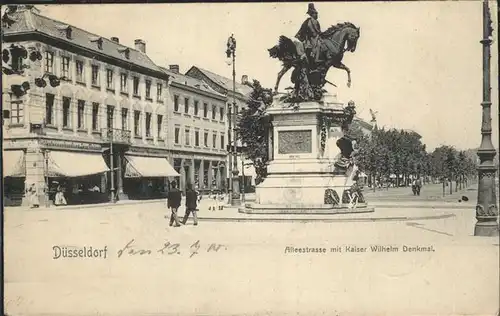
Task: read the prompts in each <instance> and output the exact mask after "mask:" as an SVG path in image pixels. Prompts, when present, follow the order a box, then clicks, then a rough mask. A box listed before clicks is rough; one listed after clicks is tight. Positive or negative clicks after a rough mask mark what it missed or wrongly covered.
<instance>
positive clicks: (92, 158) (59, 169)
mask: <svg viewBox="0 0 500 316" xmlns="http://www.w3.org/2000/svg"><path fill="white" fill-rule="evenodd" d="M46 170H47V171H46V176H47V181H48V195H49V200H50V201H52V202H54V201H55V195H56V193H57V191H58V190H59V191H62V192H63V195H64V198H65V200H66V202H67V204H69V205H75V204H91V203H102V202H107V201H108V200H109V196H108V194H107V192H106V191H107V190H106V187H107V184H106V182H107V180H106V179H107V175H106V173H107V172H109V171H110V169H109V168H108V166H107V165H106V163H105V161H104V159H103V156H102V154H101V153H84V152H69V151H48V152H47V154H46Z"/></svg>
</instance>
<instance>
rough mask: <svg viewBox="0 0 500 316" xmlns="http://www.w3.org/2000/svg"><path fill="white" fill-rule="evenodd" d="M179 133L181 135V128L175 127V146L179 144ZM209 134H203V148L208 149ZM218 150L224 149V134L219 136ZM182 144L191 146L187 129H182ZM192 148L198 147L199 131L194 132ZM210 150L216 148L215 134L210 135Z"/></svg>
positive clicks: (189, 132) (188, 129)
mask: <svg viewBox="0 0 500 316" xmlns="http://www.w3.org/2000/svg"><path fill="white" fill-rule="evenodd" d="M180 133H181V128H180V127H177V126H176V127H175V130H174V142H175V143H176V144H180V142H181V140H180V136H181V135H180ZM209 134H210V132H208V131H204V132H203V146H204V147H209V145H208V139H209ZM219 140H220V149H225V140H224V134H221V135H220V138H219ZM184 144H185V145H186V146H191V129H190V128H189V127H185V128H184ZM194 146H195V147H200V146H201V145H200V131H198V130H195V131H194ZM212 148H217V132H213V133H212Z"/></svg>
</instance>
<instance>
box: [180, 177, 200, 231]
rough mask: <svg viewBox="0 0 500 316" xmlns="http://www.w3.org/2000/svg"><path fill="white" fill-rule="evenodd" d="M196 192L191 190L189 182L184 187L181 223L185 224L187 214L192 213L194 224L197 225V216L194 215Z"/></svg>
mask: <svg viewBox="0 0 500 316" xmlns="http://www.w3.org/2000/svg"><path fill="white" fill-rule="evenodd" d="M197 201H198V194H197V193H196V191H195V190H193V186H192V185H191V184H190V183H189V184H188V185H187V188H186V212H185V213H184V219H183V220H182V223H183V224H186V222H187V219H188V217H189V214H190V213H192V214H193V221H194V225H195V226H196V225H198V216H197V215H196V207H197Z"/></svg>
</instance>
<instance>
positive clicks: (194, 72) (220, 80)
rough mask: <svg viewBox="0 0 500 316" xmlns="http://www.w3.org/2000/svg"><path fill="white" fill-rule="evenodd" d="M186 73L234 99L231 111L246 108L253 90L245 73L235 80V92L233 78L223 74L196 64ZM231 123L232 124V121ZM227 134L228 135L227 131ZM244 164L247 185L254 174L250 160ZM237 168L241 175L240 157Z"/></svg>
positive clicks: (230, 101) (252, 179)
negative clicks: (239, 79) (238, 79)
mask: <svg viewBox="0 0 500 316" xmlns="http://www.w3.org/2000/svg"><path fill="white" fill-rule="evenodd" d="M186 75H187V76H190V77H193V78H197V79H199V80H203V81H204V82H206V83H207V84H208V85H209V86H210V87H211V88H212V89H214V90H215V91H217V92H219V93H221V94H223V95H225V96H226V97H227V101H226V102H227V103H228V104H229V103H230V104H232V103H233V101H234V102H235V107H234V108H233V111H235V112H236V115H237V116H238V115H239V113H240V111H241V109H243V108H246V104H247V101H248V98H249V96H250V94H251V93H252V91H253V88H252V85H251V84H250V82H249V80H248V76H247V75H243V76H242V77H241V81H239V82H238V81H236V82H235V93H234V92H233V79H232V78H231V79H230V78H226V77H224V76H221V75H218V74H216V73H214V72H211V71H209V70H206V69H203V68H200V67H198V66H192V67H191V68H190V69H189V70H188V71H187V72H186ZM226 109H227V107H226ZM232 124H234V122H233V123H232ZM226 126H227V128H229V126H228V125H226ZM233 126H234V125H233ZM227 134H228V135H229V131H228V133H227ZM244 165H245V170H244V173H245V183H246V185H247V186H249V185H250V184H253V183H254V182H255V176H256V174H255V169H254V167H253V165H252V164H251V162H250V161H247V160H244ZM238 170H239V175H240V176H241V175H242V169H241V161H240V159H238Z"/></svg>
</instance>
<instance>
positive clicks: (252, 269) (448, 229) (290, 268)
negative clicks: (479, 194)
mask: <svg viewBox="0 0 500 316" xmlns="http://www.w3.org/2000/svg"><path fill="white" fill-rule="evenodd" d="M221 212H233V213H236V212H237V210H236V209H226V210H224V211H221ZM206 213H209V212H208V211H201V212H200V217H201V218H202V220H201V221H200V224H199V226H193V225H192V222H191V220H190V222H188V225H186V226H183V227H179V228H172V227H168V225H167V220H166V219H165V218H164V215H165V214H166V212H165V209H164V205H163V204H162V203H150V204H145V205H143V206H138V205H123V206H117V207H110V208H107V209H106V208H88V209H80V210H71V209H70V210H59V209H50V210H30V211H12V210H10V211H7V212H6V217H5V218H6V222H5V256H6V259H7V260H6V265H5V282H6V285H5V290H6V304H7V305H6V306H7V311H8V312H9V314H11V315H19V314H33V312H34V311H42V310H43V311H45V313H46V314H50V315H56V314H57V313H63V312H64V311H67V310H69V309H73V310H78V311H79V313H80V314H91V313H95V312H96V311H97V310H98V311H99V312H100V314H106V313H110V314H120V315H137V314H138V313H139V312H140V314H144V313H146V312H149V313H157V312H161V314H162V315H163V314H169V315H197V314H198V313H199V312H200V311H201V310H203V312H204V313H209V314H217V315H225V314H230V313H236V312H239V313H241V312H246V313H249V314H258V315H261V314H264V312H265V311H269V310H273V311H274V312H275V314H280V315H283V314H285V315H286V314H287V313H288V314H293V315H296V314H295V313H293V312H295V311H296V312H298V313H299V314H301V315H313V314H316V315H317V314H320V313H322V312H324V313H327V314H331V312H332V311H336V312H339V313H346V312H350V313H362V312H363V311H366V310H370V311H372V312H373V313H374V314H386V313H387V314H394V315H401V314H404V311H405V310H407V308H408V306H411V307H412V308H413V309H412V310H413V311H414V312H415V313H417V314H425V313H430V312H432V313H443V314H450V313H453V314H467V313H471V314H472V313H474V314H484V315H486V314H487V315H492V314H494V313H495V312H496V311H497V310H498V300H497V299H496V298H498V295H499V293H498V288H499V283H498V277H499V275H498V264H499V262H498V257H499V253H498V239H496V238H481V237H473V236H471V235H472V232H473V226H474V221H475V219H474V211H473V210H454V209H411V208H406V209H377V210H376V211H375V212H374V213H371V214H368V215H366V214H365V215H361V214H359V215H358V214H357V215H356V216H365V218H364V220H363V219H361V220H360V219H356V218H357V217H356V216H354V215H345V216H343V217H342V218H343V219H342V220H341V221H336V222H335V221H332V222H320V221H307V222H303V221H282V222H280V223H275V222H269V221H268V222H263V221H260V222H254V221H250V222H228V221H218V222H215V221H214V220H203V217H204V216H205V217H206V216H208V214H206ZM211 213H217V211H216V212H211ZM432 213H434V216H433V214H432ZM180 214H181V215H182V214H183V211H182V210H181V211H180ZM233 215H234V214H233ZM398 215H399V216H400V215H406V216H407V217H408V219H407V220H401V219H399V220H398V219H397V218H396V219H394V218H395V217H397V216H398ZM438 215H440V216H438ZM228 216H229V215H226V216H225V217H228ZM412 217H413V218H416V219H412ZM334 218H336V219H340V218H341V217H337V216H334ZM418 218H421V219H418ZM422 218H423V219H422ZM425 218H429V219H425ZM166 242H170V245H169V246H167V247H165V243H166ZM127 244H128V245H129V246H128V247H127V248H126V245H127ZM175 244H178V245H177V246H175ZM172 245H173V246H172ZM349 245H352V246H355V247H357V248H364V247H367V249H366V250H365V251H364V252H346V250H347V249H346V248H345V247H346V246H349ZM372 245H380V246H391V245H392V246H393V247H398V250H399V251H398V253H394V252H383V253H375V252H372V251H371V249H370V246H372ZM54 246H59V247H64V246H76V247H80V248H82V247H87V249H88V247H90V246H92V247H93V248H99V249H103V248H104V247H105V246H106V247H107V257H106V259H104V258H78V259H76V258H62V257H61V258H59V259H53V257H54V251H53V247H54ZM339 246H340V249H341V251H342V252H330V250H331V248H337V247H339ZM403 246H407V247H415V246H420V247H432V248H433V250H434V251H432V252H408V251H406V252H404V251H403V250H404V248H403ZM286 247H296V248H303V247H312V248H322V247H324V248H325V249H326V253H314V252H309V253H299V252H294V253H290V252H288V253H285V248H286ZM120 250H122V252H121V256H119V253H120ZM148 250H150V251H151V254H148ZM407 250H408V249H407ZM131 251H132V252H131ZM141 251H142V252H141ZM131 253H133V255H132V254H131ZM484 271H490V273H484ZM464 276H467V282H464V281H463V280H464ZM277 292H279V295H277V294H276V293H277ZM144 293H147V295H144ZM374 293H378V294H377V295H376V296H375V295H373V294H374ZM380 293H383V295H381V294H380ZM415 293H418V295H415ZM353 294H355V295H353ZM62 298H64V299H62ZM54 302H58V303H57V304H56V303H54ZM471 302H474V303H473V304H472V303H471ZM197 308H198V309H197ZM188 311H190V312H188Z"/></svg>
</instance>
